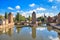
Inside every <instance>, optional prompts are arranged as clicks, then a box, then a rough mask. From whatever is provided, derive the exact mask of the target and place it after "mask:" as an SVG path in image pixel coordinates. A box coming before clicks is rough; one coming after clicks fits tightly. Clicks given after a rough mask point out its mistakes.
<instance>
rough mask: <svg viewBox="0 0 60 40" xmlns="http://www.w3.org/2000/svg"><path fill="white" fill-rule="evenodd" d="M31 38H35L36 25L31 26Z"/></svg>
mask: <svg viewBox="0 0 60 40" xmlns="http://www.w3.org/2000/svg"><path fill="white" fill-rule="evenodd" d="M32 38H34V39H35V38H36V27H32Z"/></svg>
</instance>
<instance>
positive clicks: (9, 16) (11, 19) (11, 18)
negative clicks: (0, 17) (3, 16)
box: [8, 12, 13, 23]
mask: <svg viewBox="0 0 60 40" xmlns="http://www.w3.org/2000/svg"><path fill="white" fill-rule="evenodd" d="M8 23H13V15H12V13H11V12H10V13H9V14H8Z"/></svg>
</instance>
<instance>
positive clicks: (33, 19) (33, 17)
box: [32, 12, 36, 24]
mask: <svg viewBox="0 0 60 40" xmlns="http://www.w3.org/2000/svg"><path fill="white" fill-rule="evenodd" d="M32 24H36V14H35V12H33V13H32Z"/></svg>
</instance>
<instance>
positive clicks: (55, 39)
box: [49, 36, 59, 40]
mask: <svg viewBox="0 0 60 40" xmlns="http://www.w3.org/2000/svg"><path fill="white" fill-rule="evenodd" d="M49 39H51V40H59V38H58V37H56V38H53V37H52V36H49Z"/></svg>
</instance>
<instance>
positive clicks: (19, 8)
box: [0, 0, 60, 17]
mask: <svg viewBox="0 0 60 40" xmlns="http://www.w3.org/2000/svg"><path fill="white" fill-rule="evenodd" d="M33 11H35V12H36V16H37V17H39V16H43V15H44V14H45V15H46V16H54V15H57V14H58V13H59V12H60V0H0V15H4V13H5V12H12V13H13V15H16V13H17V12H20V14H21V15H23V16H25V17H28V16H29V15H31V14H32V12H33Z"/></svg>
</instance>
